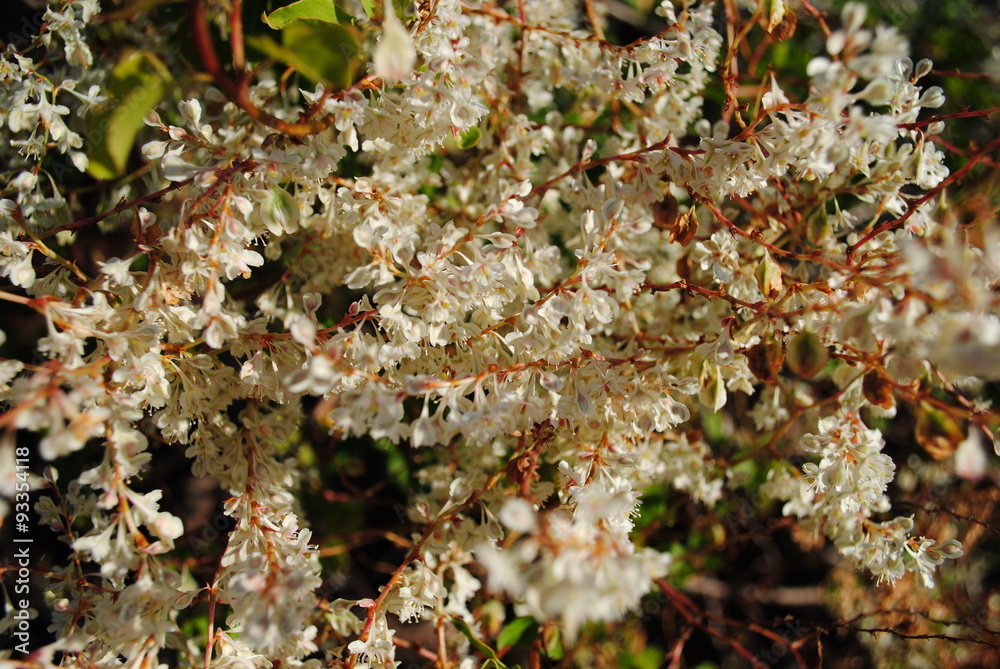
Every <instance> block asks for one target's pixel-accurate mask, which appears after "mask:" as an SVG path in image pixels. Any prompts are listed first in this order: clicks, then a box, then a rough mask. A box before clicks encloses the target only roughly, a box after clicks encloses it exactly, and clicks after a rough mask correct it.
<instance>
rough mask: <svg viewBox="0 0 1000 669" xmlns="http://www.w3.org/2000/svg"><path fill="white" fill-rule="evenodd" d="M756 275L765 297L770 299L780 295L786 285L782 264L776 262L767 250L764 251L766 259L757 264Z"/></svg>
mask: <svg viewBox="0 0 1000 669" xmlns="http://www.w3.org/2000/svg"><path fill="white" fill-rule="evenodd" d="M754 277H755V278H756V279H757V285H758V286H759V287H760V292H762V293H764V297H766V298H767V299H769V300H773V299H774V298H775V297H777V296H778V295H780V294H781V291H782V289H783V288H784V287H785V284H784V282H783V281H782V277H781V265H779V264H778V263H776V262H774V259H773V258H772V257H771V254H770V253H768V252H767V250H765V251H764V259H763V260H761V261H760V264H758V265H757V270H756V271H755V272H754Z"/></svg>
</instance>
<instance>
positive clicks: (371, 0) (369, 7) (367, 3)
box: [361, 0, 375, 19]
mask: <svg viewBox="0 0 1000 669" xmlns="http://www.w3.org/2000/svg"><path fill="white" fill-rule="evenodd" d="M361 5H362V6H363V7H364V8H365V14H367V15H368V18H370V19H371V18H374V17H375V0H361Z"/></svg>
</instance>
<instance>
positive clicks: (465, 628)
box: [451, 616, 507, 669]
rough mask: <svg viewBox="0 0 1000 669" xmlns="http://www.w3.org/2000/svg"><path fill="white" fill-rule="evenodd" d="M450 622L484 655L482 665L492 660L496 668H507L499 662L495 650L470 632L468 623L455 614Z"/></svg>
mask: <svg viewBox="0 0 1000 669" xmlns="http://www.w3.org/2000/svg"><path fill="white" fill-rule="evenodd" d="M451 622H452V623H453V624H454V625H455V627H457V628H458V631H459V632H461V633H462V634H464V635H465V637H466V638H467V639H468V640H469V641H471V642H472V645H473V646H475V647H476V650H478V651H479V652H480V653H482V654H483V655H485V656H486V662H484V663H483V666H484V667H485V666H487V665H488V664H489V663H490V662H492V663H493V664H494V666H495V667H496V669H507V665H506V664H504V663H503V662H501V661H500V658H499V657H497V652H496V651H495V650H493V649H492V648H490V647H489V646H487V645H486V644H485V643H483V642H482V641H480V640H479V639H477V638H476V635H475V634H473V633H472V628H471V627H469V623H467V622H465V621H464V620H462V619H461V618H459V617H457V616H456V617H454V618H452V619H451Z"/></svg>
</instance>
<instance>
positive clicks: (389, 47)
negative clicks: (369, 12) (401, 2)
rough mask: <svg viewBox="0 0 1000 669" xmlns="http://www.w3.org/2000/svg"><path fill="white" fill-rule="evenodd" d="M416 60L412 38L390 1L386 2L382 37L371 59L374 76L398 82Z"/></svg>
mask: <svg viewBox="0 0 1000 669" xmlns="http://www.w3.org/2000/svg"><path fill="white" fill-rule="evenodd" d="M416 60H417V52H416V50H414V48H413V38H412V37H410V33H409V32H408V31H407V30H406V27H405V26H404V25H403V22H402V21H400V20H399V17H397V16H396V11H395V10H394V9H393V6H392V0H386V3H385V16H384V18H383V20H382V37H381V39H380V40H379V43H378V47H377V48H376V49H375V56H374V57H373V58H372V64H373V65H374V66H375V74H377V75H378V76H380V77H381V78H382V79H383V80H384V81H387V82H396V81H399V80H400V79H402V78H403V77H405V76H406V75H407V74H408V73H409V71H410V70H412V69H413V64H414V63H415V62H416Z"/></svg>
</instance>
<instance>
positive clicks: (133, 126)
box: [87, 51, 172, 179]
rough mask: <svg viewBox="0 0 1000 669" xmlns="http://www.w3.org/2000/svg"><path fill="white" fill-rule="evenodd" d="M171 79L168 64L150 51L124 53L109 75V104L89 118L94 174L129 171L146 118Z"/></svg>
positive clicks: (110, 176) (105, 175)
mask: <svg viewBox="0 0 1000 669" xmlns="http://www.w3.org/2000/svg"><path fill="white" fill-rule="evenodd" d="M171 80H172V78H171V76H170V71H169V70H168V69H167V66H166V65H164V64H163V62H162V61H160V59H159V58H157V57H156V56H154V55H153V54H152V53H151V52H149V51H132V52H130V53H126V54H125V55H123V56H122V57H121V59H120V60H119V61H118V63H117V64H116V65H115V67H114V69H112V70H111V76H110V78H109V79H108V83H107V88H106V91H107V96H108V101H107V105H106V107H105V108H104V109H103V110H102V111H100V112H97V113H94V114H91V115H90V116H89V117H88V118H87V138H88V139H89V140H90V143H91V145H90V151H89V153H88V157H89V158H90V162H89V163H88V165H87V172H88V173H89V174H90V175H91V176H92V177H94V178H95V179H115V178H118V177H120V176H122V175H123V174H125V166H126V164H127V163H128V156H129V154H130V153H131V152H132V147H133V146H134V145H135V138H136V135H138V134H139V130H141V129H142V127H143V125H144V123H143V118H145V116H146V114H148V113H149V112H151V111H152V110H153V109H154V108H155V107H156V105H157V104H159V102H160V100H162V99H163V96H164V95H166V92H167V88H168V87H169V85H170V82H171Z"/></svg>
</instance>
